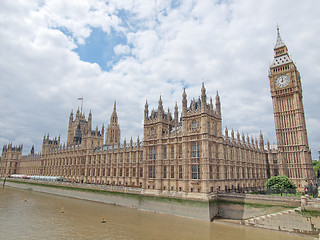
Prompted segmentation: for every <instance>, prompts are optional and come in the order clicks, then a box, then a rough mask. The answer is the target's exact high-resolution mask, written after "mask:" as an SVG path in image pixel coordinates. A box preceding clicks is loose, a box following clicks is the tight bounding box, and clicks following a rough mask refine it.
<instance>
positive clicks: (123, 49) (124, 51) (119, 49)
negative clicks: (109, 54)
mask: <svg viewBox="0 0 320 240" xmlns="http://www.w3.org/2000/svg"><path fill="white" fill-rule="evenodd" d="M114 53H115V54H116V55H128V54H129V53H130V47H129V46H128V45H123V44H118V45H117V46H115V47H114Z"/></svg>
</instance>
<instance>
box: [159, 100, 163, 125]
mask: <svg viewBox="0 0 320 240" xmlns="http://www.w3.org/2000/svg"><path fill="white" fill-rule="evenodd" d="M162 116H163V106H162V100H161V95H160V98H159V101H158V119H159V120H161V119H162Z"/></svg>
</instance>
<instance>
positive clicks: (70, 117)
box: [69, 110, 73, 126]
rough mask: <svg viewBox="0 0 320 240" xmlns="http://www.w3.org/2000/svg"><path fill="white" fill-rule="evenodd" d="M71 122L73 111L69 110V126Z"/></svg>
mask: <svg viewBox="0 0 320 240" xmlns="http://www.w3.org/2000/svg"><path fill="white" fill-rule="evenodd" d="M72 122H73V110H71V113H70V116H69V126H70V125H71V124H72Z"/></svg>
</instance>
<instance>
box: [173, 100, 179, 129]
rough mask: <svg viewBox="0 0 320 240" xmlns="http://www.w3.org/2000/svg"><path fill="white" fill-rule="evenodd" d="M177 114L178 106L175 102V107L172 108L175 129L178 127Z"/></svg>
mask: <svg viewBox="0 0 320 240" xmlns="http://www.w3.org/2000/svg"><path fill="white" fill-rule="evenodd" d="M178 118H179V112H178V104H177V102H176V105H175V106H174V125H175V127H178V123H179V119H178Z"/></svg>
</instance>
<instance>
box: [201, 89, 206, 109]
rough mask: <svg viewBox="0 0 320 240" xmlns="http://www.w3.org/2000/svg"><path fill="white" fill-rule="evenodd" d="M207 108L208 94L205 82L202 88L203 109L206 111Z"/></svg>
mask: <svg viewBox="0 0 320 240" xmlns="http://www.w3.org/2000/svg"><path fill="white" fill-rule="evenodd" d="M206 110H207V94H206V88H205V87H204V83H202V88H201V111H202V112H204V111H206Z"/></svg>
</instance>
